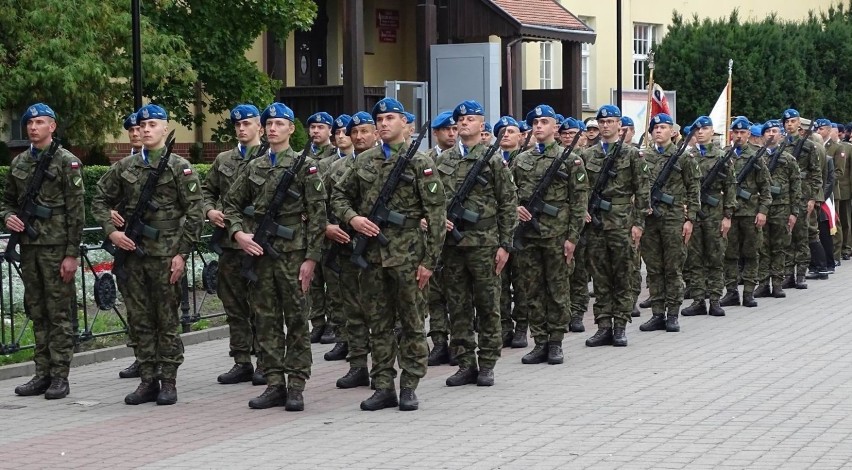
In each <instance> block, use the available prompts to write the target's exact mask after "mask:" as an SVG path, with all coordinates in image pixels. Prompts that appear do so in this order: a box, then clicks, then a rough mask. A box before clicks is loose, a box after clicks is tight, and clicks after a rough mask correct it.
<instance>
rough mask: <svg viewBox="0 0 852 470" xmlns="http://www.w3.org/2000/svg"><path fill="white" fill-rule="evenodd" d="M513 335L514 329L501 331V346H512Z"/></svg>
mask: <svg viewBox="0 0 852 470" xmlns="http://www.w3.org/2000/svg"><path fill="white" fill-rule="evenodd" d="M514 336H515V332H514V331H504V332H503V347H504V348H508V347H510V346H512V337H514Z"/></svg>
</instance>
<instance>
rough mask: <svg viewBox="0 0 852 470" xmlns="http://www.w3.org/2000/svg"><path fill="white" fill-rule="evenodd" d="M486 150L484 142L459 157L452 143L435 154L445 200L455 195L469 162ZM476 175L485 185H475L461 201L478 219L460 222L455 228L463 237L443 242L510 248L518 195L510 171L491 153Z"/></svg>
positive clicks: (500, 159)
mask: <svg viewBox="0 0 852 470" xmlns="http://www.w3.org/2000/svg"><path fill="white" fill-rule="evenodd" d="M487 149H488V147H486V146H485V145H482V144H479V145H476V146H474V147H473V148H472V149H471V150H470V152H468V154H467V155H466V156H462V154H461V152H460V151H459V147H458V146H454V147H453V148H451V149H449V150H447V151H445V152H443V153H442V154H441V156H439V157H438V160H437V161H436V162H435V163H436V165H437V167H438V176H440V177H441V182H443V183H444V191H445V193H446V196H447V201H449V200H450V199H452V198H453V197H454V196H455V194H456V191H457V189H458V188H459V186H461V184H462V182H463V181H464V179H465V178H466V177H467V174H468V172H469V171H470V169H471V167H472V166H473V164H474V163H475V162H476V161H477V160H479V159H481V158H482V157H483V155H484V154H485V152H486V151H487ZM479 175H480V176H481V177H483V178H485V180H486V181H488V184H487V185H486V186H482V185H480V184H475V185H474V186H473V189H472V190H471V191H470V194H469V195H468V197H467V200H466V201H464V202H463V206H464V208H465V209H467V210H470V211H473V212H476V213H478V214H479V222H477V223H475V224H470V223H465V222H462V223H461V224H460V226H459V227H457V229H458V230H459V231H461V232H463V233H464V235H465V236H464V238H462V239H461V241H460V242H456V240H455V238H453V237H452V236H449V235H448V236H447V238H446V243H447V244H448V245H458V246H495V247H496V246H498V245H502V246H504V247H510V246H512V236H513V234H514V232H515V227H517V225H518V194H517V190H516V188H515V183H513V182H512V174H511V172H510V171H509V169H508V168H507V167H506V165H505V164H504V163H503V158H501V157H500V155H499V153H495V154H494V155H492V156H491V159H490V160H489V161H488V164H487V165H486V166H485V167H483V169H482V172H481V173H480V174H479Z"/></svg>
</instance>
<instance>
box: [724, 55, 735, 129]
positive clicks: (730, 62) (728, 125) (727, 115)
mask: <svg viewBox="0 0 852 470" xmlns="http://www.w3.org/2000/svg"><path fill="white" fill-rule="evenodd" d="M733 70H734V59H728V86H727V87H726V88H727V90H728V99H727V102H728V103H727V105H728V109H727V111H726V112H725V145H728V143H730V141H731V140H730V133H731V91H732V90H731V75H732V74H733Z"/></svg>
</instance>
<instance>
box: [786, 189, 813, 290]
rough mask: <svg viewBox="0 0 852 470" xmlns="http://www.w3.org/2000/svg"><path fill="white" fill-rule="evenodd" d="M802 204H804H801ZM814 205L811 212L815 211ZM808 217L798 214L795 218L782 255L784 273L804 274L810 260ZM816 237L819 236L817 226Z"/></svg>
mask: <svg viewBox="0 0 852 470" xmlns="http://www.w3.org/2000/svg"><path fill="white" fill-rule="evenodd" d="M803 205H804V204H803ZM817 210H818V209H817V207H816V205H814V210H813V212H811V214H815V213H816V211H817ZM809 219H810V217H809V216H808V215H806V214H800V215H799V218H798V219H796V225H794V226H793V233H792V236H791V237H790V246H789V247H788V248H787V252H786V253H785V256H784V271H785V272H786V274H791V275H800V276H804V275H805V272H806V271H807V270H808V264H810V262H811V250H810V247H809V245H808V243H809V242H810V240H811V238H810V232H811V227H810V221H809ZM816 238H817V239H818V238H819V228H817V237H816Z"/></svg>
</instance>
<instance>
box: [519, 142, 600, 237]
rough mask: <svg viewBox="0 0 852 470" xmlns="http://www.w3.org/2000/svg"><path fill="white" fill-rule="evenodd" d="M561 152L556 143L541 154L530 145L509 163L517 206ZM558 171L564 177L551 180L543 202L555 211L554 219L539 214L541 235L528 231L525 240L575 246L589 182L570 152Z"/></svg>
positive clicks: (529, 195) (582, 217)
mask: <svg viewBox="0 0 852 470" xmlns="http://www.w3.org/2000/svg"><path fill="white" fill-rule="evenodd" d="M563 151H564V149H563V148H562V146H561V145H559V144H557V143H556V142H554V143H552V144H550V145H548V146H547V147H545V149H544V153H543V154H542V153H540V152H539V151H538V146H536V145H534V146H533V147H532V148H531V149H530V150H527V151H526V152H521V153H519V154H518V155H516V156H515V157H514V158H512V160H511V162H512V163H511V166H510V167H511V169H512V176H513V177H514V180H515V185H516V186H517V188H518V204H519V205H523V204H526V203H527V202H528V201H529V199H530V197H532V194H533V191H535V188H536V186H538V183H539V181H540V180H541V178H542V177H543V176H544V174H545V173H546V172H547V169H548V168H550V165H551V163H553V160H555V159H557V158H559V157H560V156H562V152H563ZM561 171H562V172H563V173H564V174H566V175H568V177H567V178H565V179H562V178H560V177H558V176H557V177H556V178H554V179H553V183H551V185H550V187H549V188H547V191H546V192H545V194H544V202H546V203H548V204H550V205H552V206H554V207H556V208H557V209H558V210H559V212H557V214H556V217H551V216H549V215H547V214H541V216H540V218H539V223H540V224H541V234H538V233H536V232H535V231H532V230H528V231H527V232H526V234H525V236H526V237H528V238H561V239H562V240H569V241H571V243H574V244H576V243H577V242H578V241H579V238H580V231H581V230H582V229H583V224H584V223H585V219H584V218H585V216H586V208H587V206H588V205H589V178H588V175H587V174H586V169H585V167H584V166H583V160H582V159H581V158H580V156H579V154H578V153H576V152H574V153H572V154H571V156H570V157H569V158H568V159H567V160H566V162H565V163H564V164H563V165H562V168H561Z"/></svg>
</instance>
